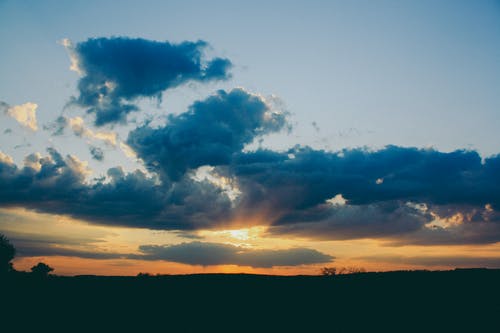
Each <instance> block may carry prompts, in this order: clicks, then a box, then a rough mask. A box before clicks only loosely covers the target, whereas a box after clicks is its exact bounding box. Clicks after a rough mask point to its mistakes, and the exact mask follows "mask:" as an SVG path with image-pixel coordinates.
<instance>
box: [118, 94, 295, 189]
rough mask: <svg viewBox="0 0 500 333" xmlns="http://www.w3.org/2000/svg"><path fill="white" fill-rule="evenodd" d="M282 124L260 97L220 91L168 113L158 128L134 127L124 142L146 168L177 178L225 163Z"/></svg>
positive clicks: (283, 118) (282, 116)
mask: <svg viewBox="0 0 500 333" xmlns="http://www.w3.org/2000/svg"><path fill="white" fill-rule="evenodd" d="M285 126H286V114H285V113H278V112H274V111H273V110H271V109H270V108H269V106H268V105H267V104H266V103H265V101H264V100H263V99H262V98H261V97H259V96H256V95H253V94H250V93H248V92H246V91H245V90H243V89H233V90H231V91H230V92H225V91H222V90H220V91H218V92H217V93H216V94H215V95H213V96H210V97H208V98H207V99H205V100H202V101H197V102H195V103H194V104H193V105H191V106H190V108H189V110H188V111H187V112H185V113H182V114H180V115H178V116H175V115H170V116H169V118H168V122H167V125H166V126H164V127H161V128H152V127H149V126H144V127H139V128H137V129H136V130H134V131H132V132H131V133H130V134H129V137H128V140H127V143H128V144H129V145H130V146H131V147H132V148H133V149H134V150H135V151H136V153H137V155H138V156H139V157H140V158H142V159H143V160H144V161H145V163H146V165H147V166H148V167H149V169H151V170H153V171H155V172H157V173H159V174H160V175H161V176H162V178H165V179H173V180H177V179H179V178H180V177H182V176H183V175H184V174H185V173H186V171H187V170H189V169H195V168H197V167H200V166H202V165H212V166H218V165H228V164H230V163H231V161H232V158H233V154H234V153H237V152H240V151H241V150H242V149H243V147H244V146H245V144H248V143H251V142H252V141H253V140H254V139H255V138H256V137H258V136H261V135H264V134H268V133H272V132H276V131H279V130H281V129H283V128H284V127H285Z"/></svg>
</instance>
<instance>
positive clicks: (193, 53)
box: [0, 0, 500, 275]
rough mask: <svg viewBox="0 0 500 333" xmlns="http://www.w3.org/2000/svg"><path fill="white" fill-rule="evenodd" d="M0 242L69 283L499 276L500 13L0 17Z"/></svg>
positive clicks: (265, 6) (198, 8)
mask: <svg viewBox="0 0 500 333" xmlns="http://www.w3.org/2000/svg"><path fill="white" fill-rule="evenodd" d="M0 43H1V44H2V45H3V47H2V52H1V54H0V73H1V76H0V77H1V79H0V120H1V121H0V233H2V234H4V235H6V236H7V237H8V238H9V239H10V241H11V242H12V243H13V244H14V246H15V247H16V249H17V256H16V259H15V261H14V266H15V268H16V269H19V270H29V268H30V267H31V266H33V265H34V264H36V263H37V262H39V261H43V262H46V263H48V264H49V265H51V266H52V267H54V268H55V271H54V273H55V274H61V275H78V274H101V275H136V274H138V273H139V272H148V273H152V274H156V273H160V274H184V273H213V272H228V273H234V272H246V273H262V274H285V275H293V274H318V273H319V272H320V269H321V267H325V266H336V267H344V266H354V267H362V268H365V269H366V270H370V271H385V270H395V269H452V268H455V267H496V268H500V213H499V212H500V176H499V175H500V156H499V155H498V154H499V153H500V147H499V145H498V142H500V140H499V139H500V134H499V133H500V131H499V129H500V116H499V110H500V98H499V97H498V96H500V3H499V2H498V1H486V0H484V1H445V0H441V1H425V0H424V1H349V2H348V1H293V2H291V3H290V2H285V1H252V2H243V1H211V2H210V3H207V2H203V1H123V2H120V4H118V3H117V2H116V1H71V2H60V1H9V0H7V1H5V0H3V1H0Z"/></svg>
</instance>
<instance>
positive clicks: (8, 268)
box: [0, 234, 16, 274]
mask: <svg viewBox="0 0 500 333" xmlns="http://www.w3.org/2000/svg"><path fill="white" fill-rule="evenodd" d="M15 255H16V249H15V247H14V245H12V244H11V243H10V242H9V240H8V239H7V237H5V236H4V235H2V234H0V274H5V273H9V272H12V271H13V270H14V268H12V263H11V261H12V259H14V256H15Z"/></svg>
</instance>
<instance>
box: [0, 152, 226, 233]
mask: <svg viewBox="0 0 500 333" xmlns="http://www.w3.org/2000/svg"><path fill="white" fill-rule="evenodd" d="M48 152H49V155H48V156H42V155H41V154H31V155H29V156H28V157H27V158H26V161H25V166H24V167H22V168H19V167H17V166H16V165H15V164H12V163H9V161H8V160H2V161H1V162H0V206H3V207H25V208H29V209H34V210H36V211H40V212H48V213H55V214H66V215H69V216H72V217H76V218H80V219H84V220H87V221H90V222H93V223H97V224H105V225H121V226H132V227H143V228H150V229H165V230H194V229H201V228H205V229H206V228H211V227H214V226H216V225H221V224H223V223H225V222H227V217H228V216H230V213H231V212H230V208H231V201H230V200H229V198H228V197H227V195H226V194H225V193H224V191H223V190H221V189H219V188H218V187H216V186H214V185H212V184H211V183H209V182H205V181H203V182H195V181H193V180H191V179H190V178H184V179H182V180H179V181H178V182H176V183H170V182H158V180H157V179H155V178H151V177H148V176H146V175H145V174H144V173H142V172H141V171H135V172H133V173H128V174H125V173H124V172H123V170H122V169H121V168H111V169H109V170H108V178H109V181H107V182H105V181H97V182H95V183H92V184H89V183H87V182H86V181H85V178H86V177H87V176H88V169H87V167H86V165H85V164H84V163H82V162H80V161H78V159H76V158H75V157H74V156H71V155H68V156H66V157H63V156H62V155H61V154H59V153H58V152H57V151H56V150H54V149H48Z"/></svg>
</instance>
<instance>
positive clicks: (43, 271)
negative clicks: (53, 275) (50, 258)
mask: <svg viewBox="0 0 500 333" xmlns="http://www.w3.org/2000/svg"><path fill="white" fill-rule="evenodd" d="M53 270H54V269H53V268H52V267H50V266H49V265H47V264H44V263H43V262H39V263H38V264H36V265H35V266H33V267H31V272H32V273H33V274H35V275H38V276H42V277H46V276H47V275H49V273H50V272H52V271H53Z"/></svg>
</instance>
